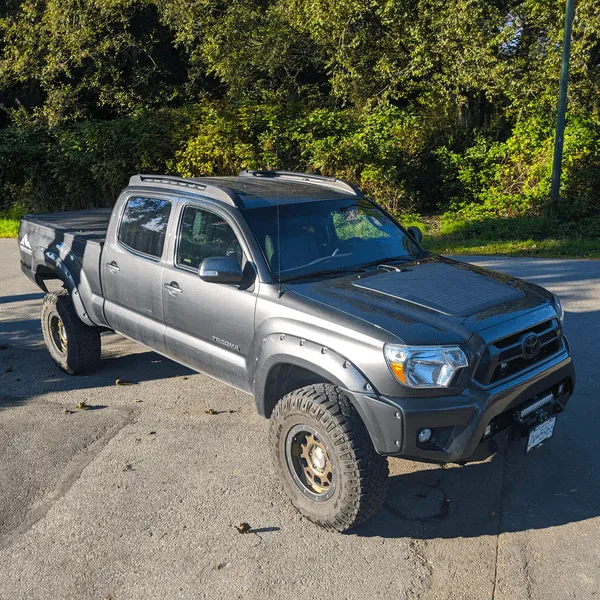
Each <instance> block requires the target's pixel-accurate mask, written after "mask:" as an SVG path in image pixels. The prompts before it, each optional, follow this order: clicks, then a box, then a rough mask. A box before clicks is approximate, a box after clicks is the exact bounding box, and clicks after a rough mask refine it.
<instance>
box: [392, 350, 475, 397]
mask: <svg viewBox="0 0 600 600" xmlns="http://www.w3.org/2000/svg"><path fill="white" fill-rule="evenodd" d="M384 353H385V358H386V360H387V363H388V365H389V367H390V369H391V370H392V373H393V374H394V375H395V376H396V379H397V380H398V381H399V382H400V383H402V384H404V385H406V386H408V387H414V388H445V387H448V386H449V385H450V382H451V381H452V378H453V377H454V375H455V374H456V372H457V371H458V370H459V369H462V368H463V367H466V366H468V364H469V361H468V360H467V357H466V356H465V353H464V352H463V351H462V350H461V349H460V348H459V347H458V346H437V347H435V346H400V345H397V344H386V345H385V348H384Z"/></svg>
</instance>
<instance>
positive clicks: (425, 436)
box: [417, 429, 431, 444]
mask: <svg viewBox="0 0 600 600" xmlns="http://www.w3.org/2000/svg"><path fill="white" fill-rule="evenodd" d="M417 439H418V440H419V442H420V443H421V444H426V443H427V442H428V441H429V440H430V439H431V429H421V431H419V434H418V435H417Z"/></svg>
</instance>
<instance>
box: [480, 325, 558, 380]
mask: <svg viewBox="0 0 600 600" xmlns="http://www.w3.org/2000/svg"><path fill="white" fill-rule="evenodd" d="M531 334H535V335H537V336H538V339H539V343H540V349H539V352H538V353H537V354H536V356H534V357H528V356H526V355H525V354H524V353H523V341H524V340H525V339H526V338H527V337H528V336H530V335H531ZM561 348H562V334H561V330H560V325H559V323H558V321H557V320H556V319H551V320H549V321H544V322H543V323H539V324H538V325H535V326H534V327H529V328H528V329H525V330H523V331H519V332H518V333H513V334H511V335H509V336H506V337H504V338H501V339H499V340H496V341H495V342H493V343H491V344H490V345H489V346H487V348H486V349H485V351H484V353H483V356H482V357H481V360H480V361H479V365H478V366H477V370H476V371H475V376H474V379H475V381H477V382H478V383H481V384H483V385H488V384H490V383H496V382H497V381H501V380H502V379H505V378H507V377H510V376H511V375H515V374H517V373H519V372H520V371H524V370H525V369H527V368H529V367H530V366H532V365H534V364H535V363H537V362H540V361H542V360H544V359H546V358H548V357H550V356H552V355H553V354H556V353H557V352H558V351H559V350H560V349H561Z"/></svg>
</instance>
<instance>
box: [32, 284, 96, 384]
mask: <svg viewBox="0 0 600 600" xmlns="http://www.w3.org/2000/svg"><path fill="white" fill-rule="evenodd" d="M42 332H43V333H44V341H45V342H46V346H47V348H48V352H50V356H51V357H52V359H53V360H54V362H55V363H56V364H57V365H58V366H59V367H60V368H61V369H62V370H63V371H65V372H66V373H69V374H70V375H75V374H77V373H85V372H89V371H93V370H94V369H96V368H98V366H99V365H100V355H101V346H100V330H99V329H98V328H96V327H89V326H88V325H86V324H85V323H83V322H82V321H81V319H80V318H79V317H78V316H77V313H76V312H75V307H74V306H73V302H72V301H71V296H69V293H68V292H67V290H62V291H60V292H56V293H51V294H46V297H45V298H44V303H43V304H42Z"/></svg>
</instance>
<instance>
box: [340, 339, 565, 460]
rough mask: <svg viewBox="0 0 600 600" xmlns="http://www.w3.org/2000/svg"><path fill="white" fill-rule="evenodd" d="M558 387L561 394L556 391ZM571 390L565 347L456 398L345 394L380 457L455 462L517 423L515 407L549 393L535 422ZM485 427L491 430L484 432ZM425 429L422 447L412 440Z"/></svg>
mask: <svg viewBox="0 0 600 600" xmlns="http://www.w3.org/2000/svg"><path fill="white" fill-rule="evenodd" d="M561 384H564V386H565V387H564V391H563V393H561V394H558V389H559V386H560V385H561ZM574 387H575V369H574V366H573V361H572V360H571V357H570V355H569V351H568V345H566V344H565V347H564V348H563V350H561V352H559V353H558V354H557V355H555V356H553V357H552V358H551V359H548V360H547V361H544V363H540V364H538V365H537V366H536V368H535V369H531V370H528V371H527V372H524V373H522V374H521V375H519V376H517V377H514V378H511V379H510V381H506V382H502V383H499V384H496V385H493V386H479V385H477V384H472V386H471V387H469V388H467V389H465V390H464V392H463V393H462V394H460V395H458V396H443V397H432V398H387V397H381V396H375V395H372V394H361V393H350V395H351V396H352V398H353V400H354V405H355V406H356V408H357V409H358V412H359V413H360V415H361V417H362V418H363V421H364V422H365V424H366V426H367V429H368V430H369V433H370V435H371V439H372V441H373V444H374V445H375V449H376V450H377V452H379V453H380V454H384V455H390V456H399V457H404V458H411V459H414V460H421V461H429V462H431V461H433V462H461V461H464V460H467V459H469V458H470V457H472V456H473V455H474V453H475V452H476V451H477V450H478V447H479V445H480V444H481V443H482V442H483V441H485V440H484V438H485V439H489V438H491V437H493V436H494V435H496V434H498V432H499V431H502V430H505V429H507V428H509V427H512V426H513V425H514V426H515V427H516V428H520V429H521V431H522V430H523V429H524V427H528V426H531V425H532V421H531V419H529V420H528V422H527V423H518V422H517V421H516V420H515V419H514V418H513V415H514V413H515V409H516V408H517V407H518V406H520V405H522V404H527V403H528V402H529V401H531V400H533V399H534V398H536V397H541V396H543V394H545V393H548V392H552V393H553V394H554V395H555V401H554V402H553V403H552V404H551V405H547V406H546V407H545V408H544V409H543V411H540V412H538V413H536V414H537V415H538V418H542V417H543V415H546V416H550V415H551V414H556V413H558V412H562V410H564V408H565V406H566V404H567V402H568V400H569V398H570V396H571V394H572V393H573V390H574ZM488 425H491V429H492V431H490V432H488V435H485V433H486V427H488ZM423 428H428V429H431V430H432V431H433V436H432V438H431V440H430V441H429V442H428V443H425V444H421V443H419V442H418V440H417V435H418V433H419V431H420V430H421V429H423Z"/></svg>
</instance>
